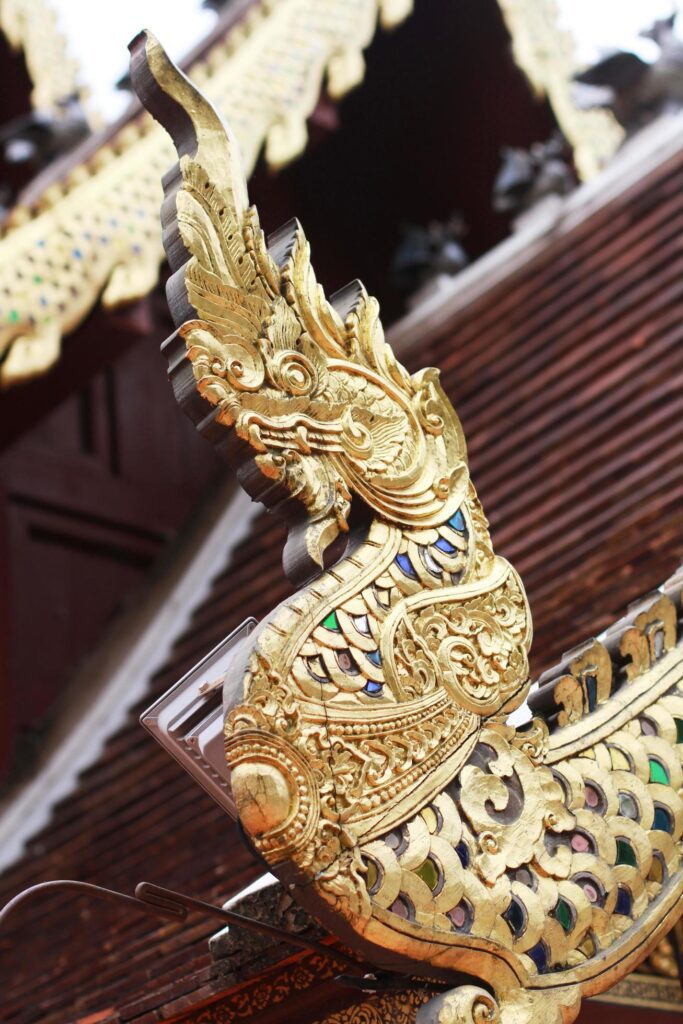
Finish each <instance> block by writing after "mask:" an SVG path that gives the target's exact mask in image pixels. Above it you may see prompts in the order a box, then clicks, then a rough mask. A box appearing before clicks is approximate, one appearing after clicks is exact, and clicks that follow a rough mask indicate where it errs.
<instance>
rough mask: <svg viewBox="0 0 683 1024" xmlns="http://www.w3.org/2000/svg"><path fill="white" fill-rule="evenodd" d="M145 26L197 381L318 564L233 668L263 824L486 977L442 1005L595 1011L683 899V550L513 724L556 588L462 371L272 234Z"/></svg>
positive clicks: (428, 959)
mask: <svg viewBox="0 0 683 1024" xmlns="http://www.w3.org/2000/svg"><path fill="white" fill-rule="evenodd" d="M131 51H132V60H131V76H132V80H133V83H134V85H135V87H136V88H137V89H138V90H139V94H140V96H141V99H142V100H143V102H144V103H145V105H146V106H147V107H148V109H149V110H150V111H151V112H152V113H154V115H155V116H157V117H159V119H160V120H161V121H162V123H164V124H165V125H166V126H167V127H168V130H169V132H170V133H171V135H172V137H173V139H174V143H175V145H176V148H177V151H178V156H179V163H178V164H177V165H176V167H175V168H174V169H173V171H172V172H170V173H169V174H168V175H167V177H166V179H165V180H166V186H167V192H166V198H165V202H164V206H163V209H162V218H163V226H164V244H165V247H166V251H167V254H168V257H169V262H170V265H171V270H172V271H173V275H172V277H171V278H170V281H169V286H168V289H167V295H168V300H169V305H170V308H171V312H172V315H173V318H174V321H175V323H176V326H177V330H176V332H175V334H174V335H173V336H172V337H171V338H170V339H169V341H168V342H167V343H166V345H165V351H166V354H167V356H168V360H169V368H170V375H171V379H172V381H173V384H174V388H175V391H176V396H177V398H178V400H179V402H180V403H181V405H183V407H184V408H185V410H186V412H187V413H188V414H189V415H190V416H191V417H192V418H193V419H194V421H195V423H196V424H197V428H198V429H199V430H200V432H201V433H203V434H204V435H205V436H206V437H207V438H208V439H210V440H211V441H212V442H213V443H214V444H215V445H216V446H217V448H218V449H219V451H221V452H222V453H223V454H224V455H225V456H226V457H227V458H228V459H229V460H230V461H231V462H232V464H233V465H234V466H235V468H236V469H237V472H238V475H239V479H240V482H241V483H242V485H243V486H244V487H245V489H247V490H248V492H249V493H250V494H251V496H252V497H253V498H255V499H257V500H260V501H262V502H263V503H264V504H265V505H266V506H268V507H269V508H271V509H273V510H274V511H278V512H280V513H281V514H282V515H283V517H284V518H285V519H286V521H287V522H288V523H289V536H288V540H287V544H286V547H285V552H284V555H285V569H286V570H287V572H288V574H289V575H290V578H291V579H292V581H293V582H295V583H297V584H298V585H299V586H300V589H299V590H298V591H297V592H296V593H295V594H294V595H293V596H292V597H291V598H289V599H287V600H285V601H283V602H282V603H281V604H280V605H279V606H278V607H277V608H275V609H274V610H273V611H272V612H271V613H270V614H269V615H267V616H266V617H265V618H264V619H263V620H262V622H261V623H260V624H259V626H258V627H257V629H256V630H255V631H254V632H253V634H251V636H250V637H249V640H248V642H247V643H246V644H245V649H244V650H243V651H241V652H240V657H239V659H238V663H235V664H234V665H233V666H232V667H231V671H230V678H226V680H225V686H224V694H223V705H224V712H225V739H226V748H225V749H226V758H227V762H228V765H229V768H230V771H231V787H232V791H233V797H234V800H235V805H236V808H237V813H238V815H239V819H240V823H241V825H242V826H243V828H244V830H245V833H246V834H247V836H248V837H249V839H250V841H251V843H252V844H253V846H254V848H255V849H256V850H257V851H258V852H259V853H260V854H261V856H262V857H263V858H264V859H265V860H266V862H267V863H268V865H269V866H270V868H271V869H272V870H273V872H274V873H275V874H276V875H277V876H278V877H279V878H280V879H281V881H283V882H284V883H285V884H287V885H288V886H289V887H290V890H291V892H292V894H293V895H294V896H295V898H296V899H297V900H298V901H299V902H300V903H301V904H302V905H303V906H304V907H305V908H306V909H308V910H309V911H310V912H311V913H312V914H313V915H314V917H316V918H317V919H319V920H320V921H321V922H323V923H324V924H325V925H326V926H327V927H328V928H329V929H330V931H332V932H333V933H334V934H336V936H337V938H338V939H339V940H340V941H342V942H343V943H345V944H346V945H348V946H349V947H350V948H352V949H353V950H355V951H356V952H357V953H358V954H359V955H360V956H362V957H364V958H366V959H367V960H369V961H370V962H371V963H373V964H375V965H376V966H377V967H380V968H382V969H384V970H388V971H392V972H398V973H401V974H404V975H407V976H408V977H412V978H415V977H416V976H417V977H427V978H430V979H434V978H437V979H441V980H442V981H444V982H448V983H450V984H451V985H453V986H457V987H453V988H450V990H449V991H444V992H443V993H442V994H441V995H438V996H436V997H434V998H433V999H432V1000H430V1002H429V1003H428V1004H426V1005H425V1006H423V1007H421V1009H420V1010H419V1011H418V1017H417V1020H418V1021H419V1024H455V1022H457V1024H472V1022H473V1021H481V1020H486V1021H487V1022H490V1024H497V1022H498V1021H500V1022H502V1024H570V1022H571V1021H573V1020H574V1019H575V1018H576V1016H577V1015H578V1013H579V1010H580V1005H581V999H582V998H583V997H589V996H591V995H596V994H599V993H601V992H604V991H606V990H607V989H609V988H611V987H612V986H613V985H614V984H615V983H616V982H618V981H619V980H621V979H622V978H624V977H625V976H626V975H627V974H628V973H629V972H631V971H632V970H634V968H635V967H636V966H637V965H638V964H639V963H641V962H642V961H643V960H644V959H645V958H646V957H647V956H648V955H649V954H650V953H651V952H652V950H653V949H654V947H655V945H656V944H657V942H658V941H659V940H660V939H661V938H662V937H663V936H664V934H665V933H666V931H668V930H669V929H671V928H672V927H673V925H674V924H675V923H676V921H677V919H678V918H679V917H680V915H681V910H682V909H683V902H682V901H681V895H682V892H683V865H682V863H681V854H682V853H683V848H682V836H683V800H682V799H681V790H682V789H683V762H682V757H681V755H682V754H683V678H682V674H681V671H680V666H681V659H680V657H679V652H680V650H681V649H682V647H683V624H682V623H681V621H680V617H681V611H682V603H681V602H682V591H683V576H681V575H680V574H678V575H677V576H675V577H673V578H672V579H671V580H669V581H668V582H667V583H666V584H664V585H663V586H662V587H661V588H660V589H659V590H658V591H657V592H655V593H654V594H651V595H649V596H648V597H647V598H645V599H644V600H643V601H642V602H639V604H638V605H637V606H636V607H634V608H632V609H631V610H630V612H629V615H628V616H627V617H626V620H624V621H623V622H620V623H618V624H617V629H616V632H615V633H614V634H613V635H612V634H610V635H609V637H608V636H607V635H606V638H605V644H604V645H602V644H600V643H597V644H596V645H594V647H593V648H590V647H589V648H588V649H586V650H582V651H581V652H575V656H570V658H569V665H568V667H567V670H566V671H563V674H562V678H561V679H560V680H559V681H558V682H556V683H554V684H553V685H547V684H546V685H544V686H543V687H541V689H540V691H539V695H538V698H536V697H535V698H534V701H536V700H539V701H540V702H541V704H540V705H539V711H540V714H539V716H538V717H536V718H534V719H533V720H532V721H531V722H530V723H529V724H528V725H527V726H521V727H520V728H515V727H514V726H512V725H510V724H508V720H507V716H508V715H509V713H510V712H512V711H514V710H515V709H516V708H517V707H519V706H520V705H521V704H522V703H523V701H524V700H525V698H526V696H527V693H528V690H529V677H528V661H527V652H528V650H529V647H530V643H531V618H530V612H529V607H528V604H527V601H526V595H525V592H524V588H523V585H522V582H521V580H520V579H519V577H518V575H517V573H516V572H515V571H514V569H513V567H512V566H511V565H510V564H509V563H508V562H506V560H505V559H504V558H502V557H500V556H499V555H496V554H495V553H494V551H493V549H492V546H491V539H490V537H489V534H488V529H487V522H486V519H485V517H484V514H483V511H482V509H481V506H480V504H479V502H478V499H477V496H476V493H475V491H474V487H473V485H472V482H471V481H470V478H469V470H468V465H467V452H466V447H465V441H464V437H463V433H462V429H461V426H460V423H459V420H458V417H457V415H456V413H455V410H454V409H453V407H452V406H451V404H450V402H449V401H448V398H447V396H446V395H445V393H444V392H443V390H442V389H441V387H440V385H439V381H438V372H437V371H436V370H434V369H425V370H422V371H421V372H419V373H416V374H414V375H410V374H408V373H407V371H406V370H405V369H404V368H403V367H402V366H401V365H400V364H399V363H398V362H397V361H396V359H395V357H394V354H393V353H392V351H391V349H390V347H389V346H388V345H387V344H386V343H385V341H384V335H383V330H382V325H381V321H380V318H379V307H378V303H377V301H376V300H375V299H374V298H372V297H371V296H369V295H368V294H367V293H366V292H365V290H364V288H363V287H362V285H361V284H360V283H359V282H354V283H353V284H351V285H349V286H348V287H347V288H345V289H343V290H342V291H341V292H340V293H337V294H336V295H335V296H332V298H331V299H330V300H328V298H327V296H326V295H325V292H324V290H323V288H322V287H321V286H320V285H319V284H318V282H317V280H316V277H315V273H314V270H313V267H312V264H311V254H310V248H309V246H308V243H307V241H306V238H305V235H304V232H303V229H302V227H301V225H299V224H298V223H297V222H296V221H292V222H290V223H289V224H288V225H286V226H285V227H284V228H282V229H281V230H280V231H279V232H276V233H275V234H274V235H273V236H271V238H270V239H269V242H268V243H267V242H266V239H265V237H264V235H263V233H262V231H261V230H260V227H259V221H258V213H257V211H256V210H255V209H254V208H253V207H250V206H249V202H248V194H247V187H246V181H245V178H244V175H243V172H242V170H241V166H240V154H239V150H238V147H237V144H236V141H235V139H234V137H233V136H232V134H231V133H230V132H229V130H227V129H226V127H225V125H224V124H223V123H222V122H221V120H220V119H219V118H218V117H217V115H216V112H215V110H214V109H213V108H212V107H211V106H210V104H209V103H208V102H207V101H206V99H205V98H204V97H203V96H202V95H201V93H199V92H198V90H197V89H196V88H195V87H194V86H193V85H192V83H191V82H190V81H189V80H188V79H186V78H185V77H184V76H182V75H180V74H179V72H178V70H177V69H176V68H175V66H174V65H173V64H172V63H171V62H170V61H169V59H168V57H167V55H166V54H165V52H164V50H163V48H162V47H161V46H160V44H159V43H158V41H157V40H156V39H154V37H152V36H151V35H150V34H149V33H145V32H143V33H141V34H140V35H139V36H138V37H136V39H135V40H134V41H133V43H132V44H131ZM352 507H355V508H356V509H362V510H364V513H365V514H364V517H363V518H362V520H361V522H362V523H363V525H362V526H361V525H360V524H358V525H357V526H355V528H354V521H353V520H352V519H351V510H352ZM344 533H350V538H349V541H348V543H347V544H346V545H345V546H341V545H337V547H336V551H335V549H334V548H332V545H333V544H336V542H337V541H338V540H340V539H341V538H342V537H343V535H344ZM340 547H341V551H340ZM326 566H329V567H328V568H326ZM612 658H614V659H615V661H614V663H613V662H612ZM546 698H550V706H549V708H546V707H545V706H544V705H543V702H544V701H545V699H546ZM629 698H632V699H629ZM565 735H567V736H568V737H569V743H568V745H567V749H566V750H564V749H563V748H562V744H563V737H564V736H565ZM463 974H465V975H468V976H469V977H470V978H473V979H475V980H476V979H479V980H480V981H481V982H482V983H483V984H485V985H487V986H488V990H487V989H485V988H483V987H479V986H475V985H472V984H465V985H462V984H460V985H457V982H458V980H460V979H461V978H462V975H463ZM492 992H493V994H492Z"/></svg>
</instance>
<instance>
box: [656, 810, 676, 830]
mask: <svg viewBox="0 0 683 1024" xmlns="http://www.w3.org/2000/svg"><path fill="white" fill-rule="evenodd" d="M652 827H653V829H655V830H656V831H657V832H668V833H669V834H671V833H672V832H673V830H674V823H673V818H672V817H671V814H670V813H669V811H667V809H666V808H665V807H662V805H661V804H655V816H654V821H653V822H652Z"/></svg>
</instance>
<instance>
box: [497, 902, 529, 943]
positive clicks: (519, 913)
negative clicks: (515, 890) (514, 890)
mask: <svg viewBox="0 0 683 1024" xmlns="http://www.w3.org/2000/svg"><path fill="white" fill-rule="evenodd" d="M502 917H503V920H505V921H507V923H508V924H509V926H510V931H511V932H512V934H513V935H514V936H518V935H521V934H522V932H523V931H524V924H525V919H524V918H525V915H524V908H523V907H522V904H521V903H520V902H519V900H517V899H515V897H514V896H513V898H512V902H511V903H510V906H509V907H508V908H507V910H506V911H505V913H504V914H503V915H502Z"/></svg>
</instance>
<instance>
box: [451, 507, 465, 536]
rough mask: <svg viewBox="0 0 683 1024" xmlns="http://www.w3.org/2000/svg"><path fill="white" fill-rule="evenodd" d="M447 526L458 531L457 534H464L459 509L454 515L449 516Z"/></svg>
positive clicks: (463, 518)
mask: <svg viewBox="0 0 683 1024" xmlns="http://www.w3.org/2000/svg"><path fill="white" fill-rule="evenodd" d="M448 525H449V526H452V527H453V529H454V530H457V531H458V533H464V532H465V517H464V515H463V514H462V512H461V511H460V509H458V511H457V512H456V513H455V515H453V516H451V518H450V519H449V520H448Z"/></svg>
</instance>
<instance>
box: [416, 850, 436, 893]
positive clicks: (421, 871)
mask: <svg viewBox="0 0 683 1024" xmlns="http://www.w3.org/2000/svg"><path fill="white" fill-rule="evenodd" d="M415 874H416V875H418V877H419V878H421V879H422V881H423V882H424V883H425V884H426V885H428V886H429V888H430V889H432V891H433V890H434V889H436V887H437V885H438V882H439V872H438V871H437V868H436V864H435V863H434V861H433V860H431V859H430V858H429V857H428V858H427V860H425V861H423V862H422V864H420V866H419V868H417V869H416V871H415Z"/></svg>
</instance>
